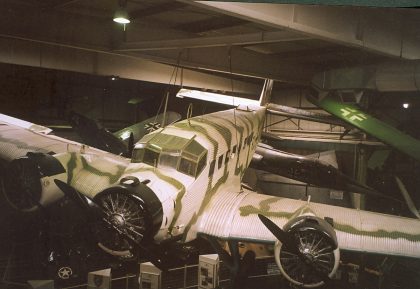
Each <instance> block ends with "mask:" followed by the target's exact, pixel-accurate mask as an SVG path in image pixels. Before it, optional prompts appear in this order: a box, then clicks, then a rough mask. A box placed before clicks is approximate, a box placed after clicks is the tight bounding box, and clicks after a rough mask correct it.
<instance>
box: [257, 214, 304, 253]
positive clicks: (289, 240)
mask: <svg viewBox="0 0 420 289" xmlns="http://www.w3.org/2000/svg"><path fill="white" fill-rule="evenodd" d="M258 218H260V220H261V222H262V223H263V224H264V226H265V227H266V228H267V229H268V230H269V231H270V232H271V233H272V234H273V235H274V237H276V238H277V240H279V241H280V242H282V244H284V245H285V246H286V247H287V249H288V250H290V251H291V252H292V253H295V254H298V255H300V254H301V253H300V251H299V248H298V243H297V241H296V240H295V239H294V238H293V237H292V236H291V235H290V234H289V233H287V232H285V231H283V230H282V229H280V228H279V227H278V226H277V225H276V224H275V223H274V222H273V221H271V220H270V219H269V218H267V217H266V216H263V215H260V214H258Z"/></svg>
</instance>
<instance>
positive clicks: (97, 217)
mask: <svg viewBox="0 0 420 289" xmlns="http://www.w3.org/2000/svg"><path fill="white" fill-rule="evenodd" d="M54 182H55V184H56V185H57V187H59V188H60V190H62V191H63V193H64V194H65V195H66V196H67V197H68V198H69V199H71V200H72V201H73V202H75V203H76V204H78V205H79V206H80V207H81V208H82V209H83V211H84V212H85V213H86V214H87V216H88V219H89V220H90V221H98V222H100V223H102V224H103V225H104V226H105V227H106V228H108V229H111V230H112V231H113V232H114V233H116V234H118V235H119V236H121V237H122V238H123V239H124V240H126V241H127V242H128V243H129V244H134V246H136V247H137V248H138V249H140V251H141V252H142V255H143V256H144V257H145V258H146V259H149V260H150V261H151V262H152V263H153V264H154V265H155V266H156V267H158V268H159V269H161V270H167V269H168V267H167V266H166V265H165V263H164V262H163V260H162V259H163V258H164V256H163V255H162V254H161V253H160V251H161V250H160V249H159V247H158V246H157V245H156V244H154V243H153V244H150V245H148V246H145V245H143V244H141V243H140V242H139V241H138V240H136V239H135V238H133V237H132V235H130V234H129V233H128V232H127V231H124V230H122V229H120V228H119V227H118V226H117V225H116V224H115V223H114V222H113V218H112V216H111V217H110V216H109V214H108V212H107V211H106V209H105V208H103V207H102V206H100V205H99V204H96V203H95V201H94V200H92V199H90V198H88V197H87V196H85V195H83V194H81V193H80V192H78V191H77V190H76V189H75V188H73V187H72V186H70V185H69V184H67V183H65V182H63V181H60V180H58V179H55V180H54Z"/></svg>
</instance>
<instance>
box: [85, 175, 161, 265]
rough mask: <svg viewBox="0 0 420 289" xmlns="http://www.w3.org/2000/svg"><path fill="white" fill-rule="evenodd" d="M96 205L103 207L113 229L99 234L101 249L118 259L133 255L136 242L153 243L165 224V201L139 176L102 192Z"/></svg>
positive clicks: (95, 199)
mask: <svg viewBox="0 0 420 289" xmlns="http://www.w3.org/2000/svg"><path fill="white" fill-rule="evenodd" d="M93 202H94V203H95V204H96V205H98V206H99V207H101V209H102V211H103V212H104V213H105V214H104V220H105V222H106V223H108V225H109V226H108V227H112V228H111V229H110V228H108V229H105V230H101V232H99V233H100V236H99V238H100V240H101V241H100V243H99V246H100V247H101V248H102V249H103V250H104V251H106V252H107V253H109V254H112V255H114V256H120V257H129V256H131V255H132V254H131V251H132V250H131V249H133V248H132V244H133V243H134V244H138V245H146V244H150V243H151V242H153V237H154V236H155V235H156V234H157V232H158V231H159V229H160V227H161V225H162V220H163V209H162V203H161V201H160V200H159V198H158V197H157V196H156V194H155V193H154V192H153V191H152V190H151V189H150V188H149V187H148V186H147V184H144V183H142V182H140V181H139V180H138V179H137V178H136V177H126V178H123V179H121V182H120V184H119V185H117V186H113V187H110V188H107V189H105V190H103V191H102V192H100V193H98V194H97V195H96V196H95V197H94V198H93ZM130 240H131V242H130Z"/></svg>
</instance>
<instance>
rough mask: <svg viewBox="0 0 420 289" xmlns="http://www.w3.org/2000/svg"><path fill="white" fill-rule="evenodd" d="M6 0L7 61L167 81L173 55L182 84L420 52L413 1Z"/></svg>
mask: <svg viewBox="0 0 420 289" xmlns="http://www.w3.org/2000/svg"><path fill="white" fill-rule="evenodd" d="M0 3H1V6H2V10H3V11H4V13H3V15H2V17H1V19H0V24H1V25H0V45H1V46H2V47H4V48H5V49H2V50H3V51H2V53H1V54H0V61H1V62H6V63H13V64H22V65H30V66H37V67H43V68H52V69H60V70H69V71H77V72H83V73H93V74H99V75H119V76H121V77H125V78H131V79H140V80H146V81H154V82H160V83H168V82H169V79H170V76H171V74H172V73H173V69H172V67H168V66H167V65H165V64H170V65H177V66H179V67H184V68H185V71H184V73H183V79H182V80H183V81H184V82H183V84H185V85H190V86H195V87H201V88H211V89H221V90H223V89H225V90H226V89H228V88H230V84H229V83H227V82H226V80H224V78H226V76H225V77H221V76H220V74H217V73H215V72H218V73H220V72H221V73H223V74H232V75H235V77H234V78H235V79H236V80H237V81H238V83H237V84H236V85H235V90H238V91H239V92H247V93H255V92H257V91H258V90H259V83H258V85H255V81H253V80H251V79H250V78H242V77H243V76H246V77H249V76H251V77H257V78H267V77H269V78H273V79H275V80H277V81H278V82H279V83H280V82H281V83H284V85H286V86H287V85H289V86H290V85H307V84H308V83H309V82H310V80H311V79H312V77H313V75H314V74H316V73H319V72H323V71H328V70H330V69H336V68H344V69H346V68H350V67H354V66H359V65H376V64H379V63H386V62H389V61H398V60H413V59H417V58H418V57H419V56H420V54H419V51H420V49H418V48H419V46H420V39H419V38H418V34H419V33H418V30H419V29H420V28H418V27H420V25H418V24H419V23H418V22H419V21H420V20H419V19H420V18H419V17H417V16H418V12H417V10H412V9H394V8H393V9H390V8H368V7H340V6H331V7H328V6H304V5H278V4H276V5H273V4H271V5H270V4H250V3H248V4H243V3H242V4H240V3H219V2H211V1H208V2H206V1H189V0H181V1H168V0H144V1H140V0H136V1H135V0H127V1H120V3H118V1H117V0H107V1H103V0H89V1H87V0H67V1H53V0H50V1H40V0H13V1H12V0H1V1H0ZM119 5H122V6H124V7H125V9H126V10H127V11H128V13H129V17H130V20H131V23H129V24H127V25H126V26H125V28H124V27H123V25H121V24H116V23H114V22H113V21H112V18H113V15H114V13H115V12H116V10H117V9H118V7H119ZM203 73H204V74H203ZM223 74H222V76H223ZM238 77H239V78H238ZM204 79H205V80H204ZM178 81H181V80H180V78H179V79H178ZM205 86H207V87H205Z"/></svg>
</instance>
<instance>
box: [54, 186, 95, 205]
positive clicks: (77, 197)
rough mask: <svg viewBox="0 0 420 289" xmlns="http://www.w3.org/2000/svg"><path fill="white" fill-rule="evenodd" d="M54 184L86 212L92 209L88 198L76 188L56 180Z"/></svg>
mask: <svg viewBox="0 0 420 289" xmlns="http://www.w3.org/2000/svg"><path fill="white" fill-rule="evenodd" d="M54 183H55V184H56V185H57V187H58V188H59V189H60V190H61V191H62V192H63V193H64V195H66V196H67V197H68V198H69V199H71V200H73V201H74V202H75V203H76V204H78V205H79V206H81V207H82V208H83V209H85V210H89V209H90V206H89V202H88V199H87V197H86V196H84V195H82V194H81V193H79V192H78V191H77V190H76V189H75V188H73V187H72V186H70V185H69V184H67V183H65V182H63V181H60V180H57V179H55V180H54Z"/></svg>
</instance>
